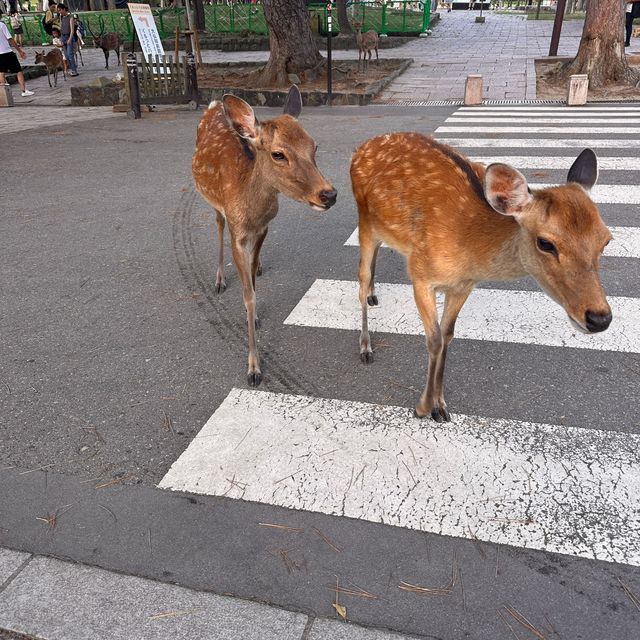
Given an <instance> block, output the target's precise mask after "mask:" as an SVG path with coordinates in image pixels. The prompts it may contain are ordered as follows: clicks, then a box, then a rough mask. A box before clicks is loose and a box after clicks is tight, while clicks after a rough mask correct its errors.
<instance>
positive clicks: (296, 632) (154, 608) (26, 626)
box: [0, 548, 417, 640]
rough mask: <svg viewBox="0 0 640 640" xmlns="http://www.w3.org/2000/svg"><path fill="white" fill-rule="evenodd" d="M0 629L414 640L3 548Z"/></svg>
mask: <svg viewBox="0 0 640 640" xmlns="http://www.w3.org/2000/svg"><path fill="white" fill-rule="evenodd" d="M3 629H4V630H7V631H12V632H16V633H18V634H25V635H26V636H27V637H29V636H35V637H37V638H38V639H39V640H50V639H53V638H64V640H85V639H86V638H87V637H88V636H87V633H88V630H90V631H91V632H90V636H91V638H92V640H100V639H102V638H104V639H105V640H137V639H140V640H165V639H166V638H185V639H186V638H205V637H207V638H216V640H238V639H239V638H242V640H410V638H417V636H407V635H399V634H396V633H391V632H388V631H382V630H375V629H367V628H365V627H360V626H357V625H353V624H349V623H345V622H341V621H337V620H328V619H316V618H313V617H310V616H307V615H306V614H303V613H298V612H294V611H287V610H285V609H280V608H278V607H273V606H269V605H266V604H261V603H257V602H250V601H247V600H242V599H240V598H233V597H230V596H227V595H225V596H221V595H217V594H214V593H210V592H205V591H196V590H193V589H187V588H185V587H181V586H178V585H174V584H168V583H164V582H158V581H155V580H149V579H146V578H139V577H136V576H130V575H125V574H122V573H116V572H113V571H107V570H105V569H100V568H97V567H92V566H88V565H82V564H77V563H73V562H67V561H63V560H58V559H54V558H48V557H45V556H35V555H31V554H29V553H22V552H18V551H12V550H10V549H3V548H0V638H1V637H2V636H3V634H2V630H3ZM8 637H10V638H11V637H13V636H12V635H9V636H8Z"/></svg>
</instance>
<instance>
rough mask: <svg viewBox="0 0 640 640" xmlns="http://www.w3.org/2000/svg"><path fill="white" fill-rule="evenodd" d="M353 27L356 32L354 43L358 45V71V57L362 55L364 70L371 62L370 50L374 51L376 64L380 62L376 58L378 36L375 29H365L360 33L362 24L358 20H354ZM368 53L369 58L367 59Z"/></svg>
mask: <svg viewBox="0 0 640 640" xmlns="http://www.w3.org/2000/svg"><path fill="white" fill-rule="evenodd" d="M353 28H354V29H355V32H356V44H357V45H358V71H359V70H360V58H361V57H362V70H363V71H366V70H367V69H368V68H369V63H370V62H371V52H372V51H375V52H376V64H379V63H380V60H379V58H378V44H379V42H380V38H379V37H378V34H377V33H376V32H375V31H367V32H366V33H362V24H361V23H360V22H354V23H353ZM367 54H369V59H367Z"/></svg>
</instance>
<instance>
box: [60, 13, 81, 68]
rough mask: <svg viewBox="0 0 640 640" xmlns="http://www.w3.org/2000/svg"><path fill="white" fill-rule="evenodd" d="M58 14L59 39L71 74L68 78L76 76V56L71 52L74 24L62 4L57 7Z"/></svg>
mask: <svg viewBox="0 0 640 640" xmlns="http://www.w3.org/2000/svg"><path fill="white" fill-rule="evenodd" d="M58 13H59V14H60V37H61V38H62V43H63V44H64V53H65V55H66V56H67V61H68V62H69V67H70V69H71V72H70V73H69V75H70V76H77V75H78V68H77V66H76V56H75V52H74V50H73V38H74V34H75V31H76V24H75V22H76V21H75V20H74V19H73V16H72V15H71V14H70V13H69V9H68V8H67V7H66V5H64V4H59V5H58Z"/></svg>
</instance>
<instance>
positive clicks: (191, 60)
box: [187, 53, 200, 110]
mask: <svg viewBox="0 0 640 640" xmlns="http://www.w3.org/2000/svg"><path fill="white" fill-rule="evenodd" d="M187 74H188V76H189V85H190V86H191V101H190V102H189V106H190V107H191V108H192V109H194V110H195V109H197V108H198V106H199V104H200V91H199V89H198V72H197V70H196V59H195V56H194V55H193V53H188V54H187Z"/></svg>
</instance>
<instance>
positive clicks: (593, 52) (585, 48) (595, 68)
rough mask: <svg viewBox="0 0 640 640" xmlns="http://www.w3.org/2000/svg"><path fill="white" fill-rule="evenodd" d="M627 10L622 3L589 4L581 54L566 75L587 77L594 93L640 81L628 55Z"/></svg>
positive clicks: (610, 0) (600, 0)
mask: <svg viewBox="0 0 640 640" xmlns="http://www.w3.org/2000/svg"><path fill="white" fill-rule="evenodd" d="M624 6H625V5H624V2H623V1H622V0H598V1H597V2H595V1H594V0H591V1H590V2H589V3H588V4H587V13H586V18H585V21H584V29H583V31H582V39H581V40H580V47H579V49H578V53H577V55H576V57H575V58H574V60H573V61H572V62H570V63H569V64H568V65H567V66H566V67H565V69H564V70H563V75H565V76H567V77H568V76H570V75H573V74H575V73H586V74H587V75H588V76H589V88H591V89H597V88H600V87H604V86H606V85H609V84H628V85H633V84H636V83H637V82H639V81H640V74H638V72H637V71H635V70H634V69H632V68H631V67H630V66H629V64H628V63H627V60H626V58H625V55H624V13H625V9H624Z"/></svg>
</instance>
